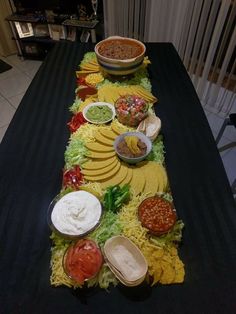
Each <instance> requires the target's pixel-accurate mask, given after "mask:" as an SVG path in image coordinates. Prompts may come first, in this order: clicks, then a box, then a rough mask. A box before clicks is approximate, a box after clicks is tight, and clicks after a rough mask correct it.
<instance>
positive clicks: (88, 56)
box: [80, 51, 96, 66]
mask: <svg viewBox="0 0 236 314" xmlns="http://www.w3.org/2000/svg"><path fill="white" fill-rule="evenodd" d="M93 59H96V54H95V52H94V51H89V52H86V53H85V55H84V57H83V60H82V61H81V63H80V66H81V65H82V64H83V63H86V62H89V61H91V60H93Z"/></svg>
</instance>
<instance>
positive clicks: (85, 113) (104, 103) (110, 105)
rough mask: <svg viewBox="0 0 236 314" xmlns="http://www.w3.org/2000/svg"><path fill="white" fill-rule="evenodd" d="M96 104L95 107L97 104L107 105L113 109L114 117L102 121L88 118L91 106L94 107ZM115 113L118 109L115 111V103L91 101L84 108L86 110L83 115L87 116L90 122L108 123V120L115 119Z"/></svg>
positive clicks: (99, 105)
mask: <svg viewBox="0 0 236 314" xmlns="http://www.w3.org/2000/svg"><path fill="white" fill-rule="evenodd" d="M94 106H95V107H96V106H97V107H102V106H106V107H108V108H110V109H111V111H112V117H111V118H110V119H106V120H101V121H94V120H91V119H89V118H87V111H88V110H89V109H90V108H91V107H94ZM115 115H116V111H115V108H114V105H112V104H109V103H106V102H94V103H91V104H89V105H87V106H86V107H85V108H84V110H83V116H84V118H85V119H86V120H87V121H88V122H90V123H94V124H104V123H108V122H110V121H112V120H113V119H114V117H115Z"/></svg>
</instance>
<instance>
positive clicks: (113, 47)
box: [98, 40, 143, 60]
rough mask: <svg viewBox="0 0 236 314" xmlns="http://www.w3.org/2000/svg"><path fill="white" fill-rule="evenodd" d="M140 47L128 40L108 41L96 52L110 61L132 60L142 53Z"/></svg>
mask: <svg viewBox="0 0 236 314" xmlns="http://www.w3.org/2000/svg"><path fill="white" fill-rule="evenodd" d="M142 51H143V49H142V46H141V45H139V44H137V43H135V42H131V41H128V40H109V41H107V42H104V43H102V44H101V46H100V47H98V52H99V53H100V54H101V55H102V56H103V57H106V58H110V59H118V60H125V59H132V58H135V57H137V56H138V55H140V54H141V53H142Z"/></svg>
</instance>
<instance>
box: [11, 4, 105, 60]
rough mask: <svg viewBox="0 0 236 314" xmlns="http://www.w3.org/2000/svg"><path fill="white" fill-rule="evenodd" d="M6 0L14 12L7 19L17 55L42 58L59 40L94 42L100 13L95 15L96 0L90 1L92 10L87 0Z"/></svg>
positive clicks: (26, 57) (100, 16)
mask: <svg viewBox="0 0 236 314" xmlns="http://www.w3.org/2000/svg"><path fill="white" fill-rule="evenodd" d="M9 1H10V2H12V3H13V6H14V7H15V8H16V12H15V13H14V14H12V15H10V16H8V17H7V18H6V21H7V22H8V23H9V25H10V27H11V30H12V34H13V37H12V39H13V40H15V42H16V45H17V48H18V55H19V56H20V57H23V58H25V59H38V60H42V59H44V58H45V56H46V55H47V53H48V51H49V50H50V49H51V48H52V47H53V46H54V45H55V43H56V42H58V41H61V40H63V41H64V40H67V41H81V42H88V41H92V42H94V43H95V42H97V27H98V26H100V24H101V22H100V21H98V19H99V20H101V19H102V13H100V14H99V15H98V16H97V8H98V7H97V4H98V0H91V4H92V6H93V7H92V9H91V8H90V9H88V4H89V3H90V2H89V1H85V0H84V1H83V0H80V1H77V0H72V1H71V2H70V5H68V3H67V2H68V1H67V0H64V1H63V0H60V1H59V0H58V1H56V0H53V1H52V0H47V1H46V0H37V1H30V0H22V1H18V0H9ZM94 3H96V7H94ZM101 3H102V1H101ZM59 5H60V6H59ZM32 6H34V7H33V8H32ZM89 10H90V11H89ZM91 10H92V11H91ZM87 12H89V14H87ZM91 12H92V13H91ZM100 12H102V11H100ZM98 36H99V37H101V36H100V35H98Z"/></svg>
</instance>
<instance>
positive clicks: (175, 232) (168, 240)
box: [150, 220, 184, 247]
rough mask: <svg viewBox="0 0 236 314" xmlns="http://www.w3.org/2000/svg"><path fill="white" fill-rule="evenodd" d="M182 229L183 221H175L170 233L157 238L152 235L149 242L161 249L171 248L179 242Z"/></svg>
mask: <svg viewBox="0 0 236 314" xmlns="http://www.w3.org/2000/svg"><path fill="white" fill-rule="evenodd" d="M183 228H184V223H183V221H182V220H177V221H176V223H175V225H174V228H173V229H172V230H171V231H169V232H168V233H166V234H164V235H162V236H159V237H156V236H153V235H152V236H151V237H150V241H151V242H153V243H154V244H156V245H158V246H162V247H163V246H173V245H175V244H177V243H179V242H180V241H181V239H182V230H183Z"/></svg>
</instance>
